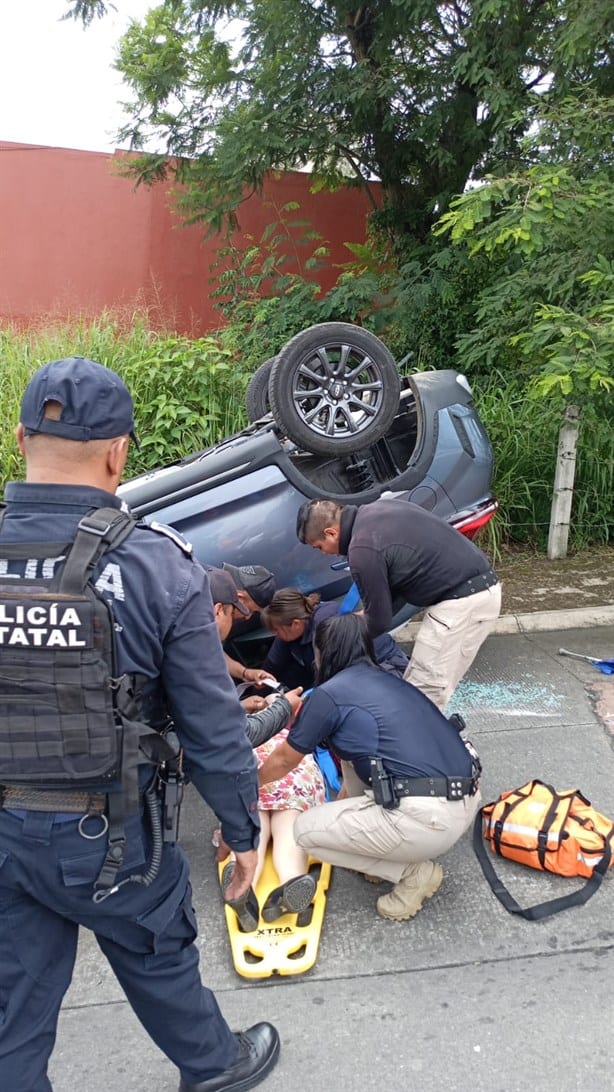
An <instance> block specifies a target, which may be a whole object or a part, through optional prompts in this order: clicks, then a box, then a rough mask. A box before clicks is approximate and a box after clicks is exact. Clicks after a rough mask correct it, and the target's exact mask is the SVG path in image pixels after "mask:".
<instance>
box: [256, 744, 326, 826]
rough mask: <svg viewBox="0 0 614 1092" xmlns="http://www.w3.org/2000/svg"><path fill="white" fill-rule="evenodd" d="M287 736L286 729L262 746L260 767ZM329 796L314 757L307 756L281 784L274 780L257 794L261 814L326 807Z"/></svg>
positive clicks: (282, 778) (263, 786)
mask: <svg viewBox="0 0 614 1092" xmlns="http://www.w3.org/2000/svg"><path fill="white" fill-rule="evenodd" d="M287 737H288V729H287V728H284V729H282V731H281V732H278V733H277V735H276V736H273V738H272V739H269V740H267V742H266V743H262V744H261V745H260V747H257V748H256V759H257V761H258V766H259V767H260V766H262V763H263V762H264V760H265V758H268V757H269V755H270V754H271V752H272V751H274V750H275V748H276V747H277V746H278V745H279V744H280V743H281V742H282V741H283V740H284V739H287ZM325 801H326V793H325V790H324V781H323V780H322V774H321V773H320V767H319V766H318V764H317V762H316V760H315V758H314V757H313V755H305V757H304V758H302V759H301V761H300V762H299V764H298V766H296V767H295V769H294V770H290V772H289V773H287V774H286V775H285V777H280V779H279V781H271V782H270V784H268V785H262V787H261V789H260V792H259V793H258V809H259V811H288V810H289V809H293V810H294V811H307V808H313V807H315V806H316V804H324V803H325Z"/></svg>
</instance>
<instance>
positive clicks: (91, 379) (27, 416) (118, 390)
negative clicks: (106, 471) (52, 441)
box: [20, 356, 138, 446]
mask: <svg viewBox="0 0 614 1092" xmlns="http://www.w3.org/2000/svg"><path fill="white" fill-rule="evenodd" d="M47 402H59V403H60V405H61V406H62V412H61V414H60V417H59V420H57V421H55V420H53V419H52V418H50V417H45V406H46V404H47ZM20 421H21V423H22V425H23V427H24V428H25V429H26V431H27V432H35V433H36V432H44V433H46V434H47V435H49V436H61V437H63V438H64V439H65V440H109V439H111V438H113V437H115V436H124V435H126V434H129V435H130V436H131V437H132V439H133V440H134V441H135V443H136V444H137V446H138V440H137V437H136V433H135V431H134V404H133V401H132V395H131V394H130V391H129V390H128V388H127V386H126V384H125V383H124V381H123V379H120V377H119V376H118V375H117V374H116V372H113V371H111V369H110V368H105V367H104V365H103V364H98V363H96V361H95V360H87V359H86V357H83V356H69V357H65V358H64V359H63V360H52V361H51V362H50V363H49V364H43V366H42V368H39V369H38V371H36V372H35V373H34V375H33V376H32V378H31V380H30V382H29V383H28V385H27V387H26V389H25V391H24V395H23V398H22V400H21V416H20Z"/></svg>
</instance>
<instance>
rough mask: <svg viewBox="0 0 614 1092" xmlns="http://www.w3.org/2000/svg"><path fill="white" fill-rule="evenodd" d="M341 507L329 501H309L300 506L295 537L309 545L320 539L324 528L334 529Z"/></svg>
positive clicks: (339, 516)
mask: <svg viewBox="0 0 614 1092" xmlns="http://www.w3.org/2000/svg"><path fill="white" fill-rule="evenodd" d="M342 511H343V505H342V504H337V502H336V501H331V500H310V501H305V502H304V503H303V504H301V507H300V508H299V510H298V513H297V516H296V537H297V538H298V540H299V542H303V543H305V544H306V545H309V544H310V543H311V542H315V541H317V539H320V538H322V536H323V534H324V529H325V528H326V527H336V526H337V524H338V523H339V520H340V519H341V512H342Z"/></svg>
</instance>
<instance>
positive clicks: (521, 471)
mask: <svg viewBox="0 0 614 1092" xmlns="http://www.w3.org/2000/svg"><path fill="white" fill-rule="evenodd" d="M71 355H75V356H78V355H82V356H89V357H91V358H92V359H94V360H99V361H100V362H101V363H102V364H105V365H107V366H108V367H111V368H113V369H114V370H115V371H117V372H118V373H119V374H120V375H121V376H122V377H123V378H124V380H125V381H126V383H127V384H128V386H129V387H130V389H131V391H132V393H133V396H134V400H135V406H136V420H137V431H138V433H139V438H140V441H141V451H140V452H137V451H136V450H133V451H132V452H131V455H130V461H129V463H128V467H127V472H126V473H127V476H128V477H129V476H131V475H134V474H137V473H139V472H140V471H143V470H148V469H152V468H153V467H155V466H160V465H163V464H164V463H168V462H171V461H173V460H175V459H178V458H181V456H182V455H185V454H187V453H188V452H190V451H195V450H199V449H201V448H203V447H207V446H209V445H210V444H212V443H214V442H216V441H217V440H219V439H221V438H222V437H223V436H226V435H229V434H230V433H233V432H236V431H237V430H238V429H240V428H241V427H243V425H244V424H245V423H246V417H245V409H244V393H245V387H246V385H247V382H248V379H249V372H248V371H247V370H246V367H245V364H244V363H243V360H242V355H241V351H240V342H237V343H233V338H232V337H229V335H228V331H227V330H226V331H225V332H224V335H223V336H215V335H212V336H209V337H203V338H199V339H196V340H193V339H189V338H187V337H179V336H178V335H176V334H167V333H160V332H158V333H154V332H153V331H152V330H151V329H150V328H149V324H148V322H147V316H146V314H139V313H137V314H134V315H130V316H128V317H127V319H126V318H121V317H118V316H116V315H113V314H110V313H106V314H103V315H101V316H100V317H99V318H98V319H96V320H93V321H88V322H85V321H74V322H70V321H67V322H65V323H54V324H50V325H48V326H44V327H41V328H40V329H31V330H29V331H27V332H20V331H17V330H14V329H11V328H4V329H2V328H0V411H1V412H2V419H3V422H4V428H3V429H2V432H1V434H0V479H1V481H0V484H1V485H2V486H3V485H4V483H5V482H6V481H7V480H9V479H11V478H19V477H22V476H23V465H22V462H21V457H20V456H19V453H18V450H17V446H16V444H15V440H14V430H15V426H16V425H17V422H18V419H19V405H20V401H21V395H22V392H23V389H24V387H25V385H26V383H27V382H28V380H29V378H30V376H31V375H32V373H33V372H34V371H35V370H36V368H38V367H39V366H40V365H41V364H43V363H45V362H46V361H48V360H54V359H57V358H58V357H62V356H71ZM269 355H270V354H269ZM265 356H266V350H263V356H262V359H264V357H265ZM474 397H475V401H476V405H477V408H478V411H479V413H480V415H481V417H482V420H483V421H484V424H485V426H486V429H487V431H488V434H489V436H490V439H491V442H492V445H493V449H494V452H495V473H494V483H493V485H494V491H495V493H496V495H497V496H498V498H499V502H500V511H499V513H498V515H497V517H496V518H495V519H494V520H492V521H491V523H490V525H489V526H488V527H487V528H486V529H485V531H484V532H483V535H482V543H483V545H484V547H485V548H486V549H487V550H488V551H489V552H490V553H491V555H492V556H493V557H495V558H496V557H497V556H498V553H499V551H500V550H501V548H502V546H503V545H504V544H507V543H518V544H521V545H525V546H527V547H529V548H534V547H537V548H538V549H542V550H543V549H545V546H546V542H547V538H548V525H549V521H550V505H551V497H552V485H553V480H554V468H555V461H556V452H557V442H558V431H559V426H560V419H559V417H558V415H557V414H556V413H555V412H554V411H553V410H552V409H551V408H550V407H549V406H548V405H547V404H545V403H540V402H538V401H535V400H534V399H530V398H529V397H528V395H527V393H526V391H525V389H524V387H523V384H522V381H521V380H520V379H514V378H509V377H508V376H506V375H505V374H503V373H493V374H491V375H490V377H489V378H488V379H487V380H485V379H484V378H483V377H482V378H480V379H479V380H478V381H476V382H475V389H474ZM613 497H614V445H613V444H612V426H611V421H610V420H609V418H606V417H603V418H599V417H594V418H592V419H590V418H588V417H585V419H583V420H582V422H581V426H580V433H579V442H578V452H577V464H576V483H575V489H574V503H573V509H572V526H571V533H570V542H569V545H570V549H571V550H577V549H582V548H585V547H587V546H590V545H591V544H594V545H597V544H606V543H608V542H611V541H612V538H613V536H614V509H613V499H612V498H613Z"/></svg>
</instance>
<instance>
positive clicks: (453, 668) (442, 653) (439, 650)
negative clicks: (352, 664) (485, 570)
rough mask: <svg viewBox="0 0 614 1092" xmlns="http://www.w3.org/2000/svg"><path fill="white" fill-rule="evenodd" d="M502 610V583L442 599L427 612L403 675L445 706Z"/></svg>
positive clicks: (439, 705)
mask: <svg viewBox="0 0 614 1092" xmlns="http://www.w3.org/2000/svg"><path fill="white" fill-rule="evenodd" d="M500 613H501V585H500V584H494V585H493V586H492V587H491V588H485V589H484V591H481V592H476V594H475V595H467V596H465V597H464V598H463V599H443V600H442V601H441V603H435V604H434V606H432V607H429V608H428V610H427V611H426V612H425V614H424V618H423V620H422V624H421V626H420V629H419V630H418V635H417V637H416V640H415V643H414V647H413V650H412V654H411V659H410V661H409V665H408V667H407V669H406V671H405V674H404V676H403V678H404V679H405V681H406V682H410V683H413V685H414V686H416V687H417V688H418V690H421V691H422V693H423V694H426V696H427V698H430V699H431V701H432V702H433V703H434V704H435V705H436V706H437V708H438V709H441V711H442V712H443V710H444V709H445V707H446V705H447V703H448V701H449V699H450V698H451V696H452V694H453V693H454V691H455V690H456V687H457V686H458V684H459V682H460V680H461V679H462V677H463V675H464V674H465V673H466V672H467V671H468V670H469V668H470V667H471V664H472V663H473V661H474V659H475V657H476V655H477V653H478V650H479V648H480V646H481V645H482V644H483V643H484V641H485V640H486V638H487V637H488V634H489V633H491V631H492V630H493V629H494V626H495V622H496V621H497V618H498V617H499V614H500Z"/></svg>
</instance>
